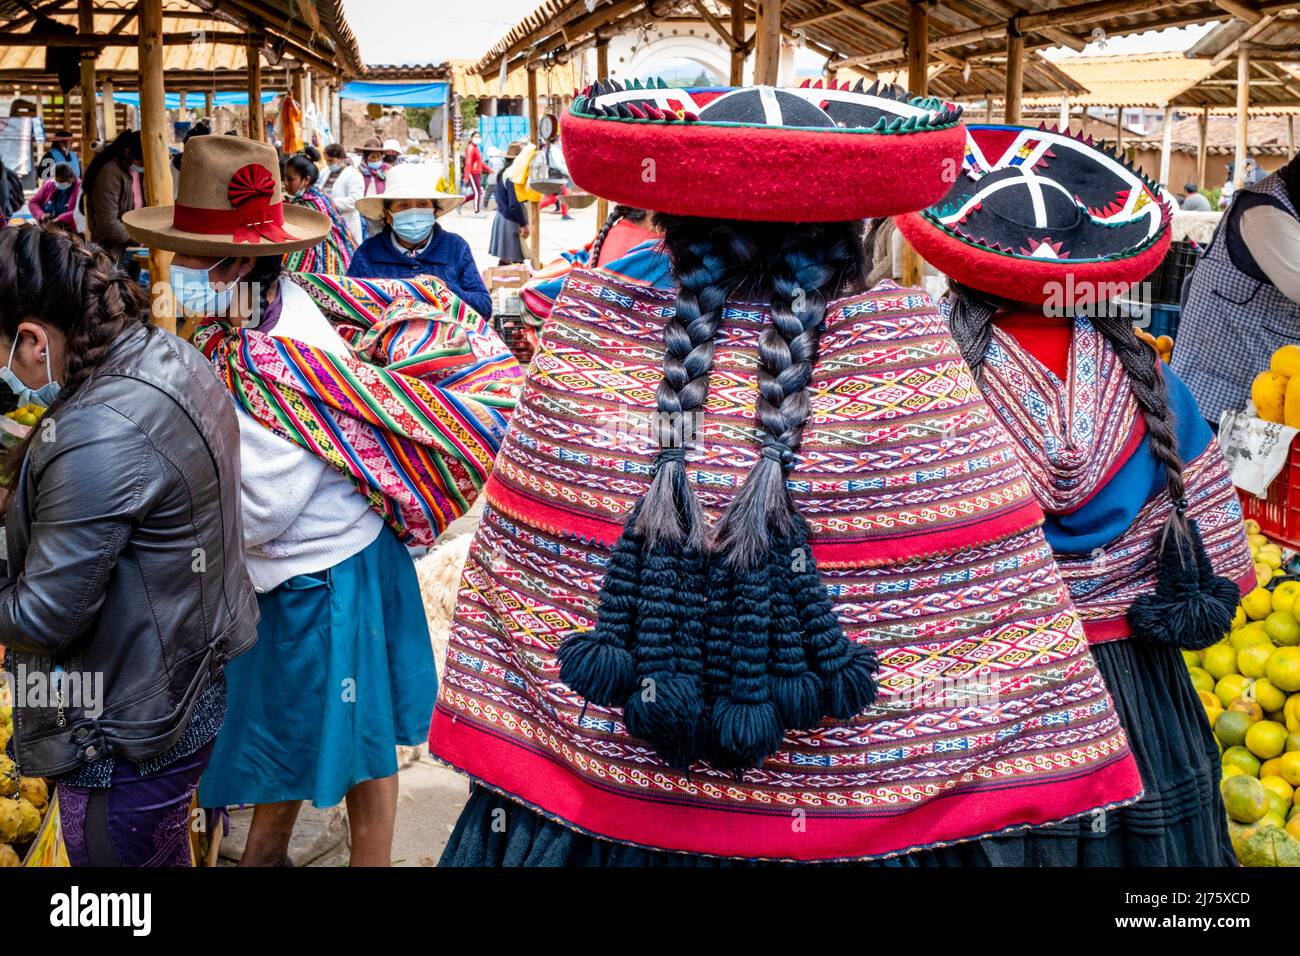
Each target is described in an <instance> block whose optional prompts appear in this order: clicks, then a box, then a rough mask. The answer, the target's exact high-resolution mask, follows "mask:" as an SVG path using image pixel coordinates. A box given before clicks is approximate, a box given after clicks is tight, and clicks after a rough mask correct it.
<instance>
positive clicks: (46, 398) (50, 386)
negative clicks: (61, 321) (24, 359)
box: [0, 337, 63, 408]
mask: <svg viewBox="0 0 1300 956" xmlns="http://www.w3.org/2000/svg"><path fill="white" fill-rule="evenodd" d="M17 346H18V339H17V338H16V337H15V338H14V340H13V343H12V344H11V345H10V346H9V364H8V365H6V366H5V367H4V368H0V382H3V383H4V384H5V385H7V386H9V390H10V391H11V392H13V393H14V395H15V397H17V399H18V406H19V407H22V406H23V405H40V406H41V407H42V408H49V407H50V405H51V404H53V402H54V400H55V399H56V398H58V397H59V390H60V389H61V388H63V386H62V385H60V384H59V383H58V382H56V381H55V380H54V372H53V371H52V370H51V368H50V347H49V345H48V344H47V345H46V346H45V378H46V384H44V385H42V386H41V387H40V388H31V387H29V386H27V385H25V384H24V383H23V380H22V379H20V378H19V377H18V376H17V375H16V374H14V368H13V366H14V349H15V348H17Z"/></svg>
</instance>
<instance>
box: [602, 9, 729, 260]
mask: <svg viewBox="0 0 1300 956" xmlns="http://www.w3.org/2000/svg"><path fill="white" fill-rule="evenodd" d="M731 6H732V9H733V10H734V9H735V8H736V7H737V6H739V7H740V9H741V12H742V13H743V12H744V9H745V7H744V4H743V2H742V0H732V4H731ZM732 62H733V63H734V62H735V57H734V55H733V57H732ZM607 76H609V40H608V39H604V40H597V41H596V78H597V79H599V80H604V79H605V78H606V77H607ZM608 218H609V200H608V199H606V198H605V197H604V196H601V197H599V198H598V199H597V200H596V229H597V230H599V229H600V227H601V226H603V225H604V224H605V220H606V219H608ZM587 265H589V266H592V267H593V268H594V267H595V265H596V263H594V262H589V263H587Z"/></svg>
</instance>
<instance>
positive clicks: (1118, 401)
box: [897, 126, 1254, 866]
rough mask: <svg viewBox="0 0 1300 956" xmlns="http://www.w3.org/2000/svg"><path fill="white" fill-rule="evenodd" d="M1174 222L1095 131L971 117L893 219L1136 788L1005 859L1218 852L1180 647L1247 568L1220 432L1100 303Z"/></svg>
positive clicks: (1210, 744)
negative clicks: (1093, 676)
mask: <svg viewBox="0 0 1300 956" xmlns="http://www.w3.org/2000/svg"><path fill="white" fill-rule="evenodd" d="M1169 218H1170V211H1169V209H1168V207H1167V206H1166V205H1165V204H1164V202H1163V201H1162V200H1161V199H1160V197H1159V195H1158V194H1157V192H1156V189H1155V187H1154V185H1153V184H1152V183H1151V182H1150V181H1149V180H1147V179H1146V178H1145V177H1144V176H1143V175H1142V174H1141V173H1139V172H1138V171H1137V170H1135V169H1133V168H1132V167H1130V166H1128V165H1127V164H1126V163H1125V162H1124V161H1123V160H1122V159H1119V158H1117V157H1115V156H1112V155H1111V154H1109V153H1107V152H1105V151H1103V150H1101V149H1098V148H1096V147H1095V146H1093V145H1092V144H1091V142H1090V141H1087V142H1085V141H1082V140H1080V139H1078V138H1076V137H1074V136H1071V135H1068V134H1062V133H1058V132H1055V131H1053V130H1047V129H1024V128H1021V127H1018V126H972V127H970V128H969V129H968V131H967V142H966V147H965V162H964V166H963V169H962V172H961V175H959V176H958V177H957V180H956V182H955V183H954V184H953V185H952V188H951V189H950V190H948V193H947V195H946V196H944V197H943V198H942V199H941V200H939V201H938V202H937V203H935V204H933V205H931V206H930V207H929V208H928V209H926V210H924V211H922V212H919V213H912V214H908V215H904V216H901V217H899V218H898V219H897V222H898V226H899V228H900V229H901V230H902V231H903V233H904V234H905V235H906V236H907V238H908V240H909V241H910V242H911V243H912V244H913V246H914V247H915V248H916V249H917V251H919V252H920V253H921V255H922V256H924V257H925V258H926V260H927V261H929V262H930V263H931V264H932V265H934V266H935V267H936V268H938V269H939V270H941V271H942V272H944V273H946V274H947V275H948V277H949V280H950V288H951V292H950V295H949V297H948V299H947V301H946V302H945V311H946V314H947V317H948V320H949V323H950V326H951V330H952V334H953V337H954V338H955V339H956V340H957V343H958V345H959V346H960V347H961V350H962V354H963V355H964V356H965V358H966V362H967V364H969V365H970V367H971V369H972V370H973V371H974V372H975V376H976V379H977V380H978V381H979V384H980V388H981V390H982V391H983V393H984V397H985V400H986V401H987V402H988V405H989V407H990V408H991V409H992V410H993V412H994V413H995V414H996V415H997V417H998V419H999V420H1000V421H1001V422H1002V424H1003V425H1004V426H1005V427H1006V429H1007V430H1008V431H1009V433H1010V434H1011V437H1012V439H1013V447H1014V448H1015V450H1016V453H1017V455H1018V456H1019V458H1020V460H1021V462H1022V463H1023V464H1024V466H1025V471H1026V472H1027V473H1028V476H1029V481H1030V485H1031V487H1032V488H1033V492H1034V496H1035V497H1036V498H1037V499H1038V501H1039V503H1040V504H1041V505H1042V506H1043V509H1044V511H1046V513H1047V523H1046V525H1045V527H1044V530H1045V531H1046V534H1047V540H1048V542H1049V543H1050V544H1051V545H1052V549H1053V551H1054V552H1055V553H1056V559H1057V562H1058V563H1059V565H1060V567H1061V571H1062V574H1063V575H1064V577H1065V580H1066V582H1067V583H1068V584H1069V585H1070V591H1071V593H1072V594H1073V596H1074V600H1075V604H1076V605H1077V606H1078V608H1079V612H1080V614H1081V615H1082V616H1083V622H1084V628H1085V630H1086V632H1087V635H1088V638H1089V641H1090V642H1091V643H1092V646H1093V654H1094V656H1095V658H1096V660H1097V664H1098V666H1099V667H1100V669H1101V672H1102V674H1103V676H1104V677H1105V678H1106V683H1107V685H1108V686H1109V688H1110V692H1111V694H1112V696H1113V697H1114V700H1115V704H1116V708H1117V710H1118V711H1119V715H1120V718H1121V719H1122V720H1123V723H1124V726H1125V728H1126V730H1127V731H1128V734H1129V739H1130V741H1131V743H1132V745H1133V750H1134V753H1135V754H1136V756H1137V759H1138V766H1139V769H1140V770H1141V773H1142V781H1143V785H1144V787H1145V789H1146V796H1145V798H1144V799H1143V800H1142V801H1141V802H1139V803H1137V804H1135V805H1133V806H1131V807H1127V808H1125V809H1123V810H1121V811H1119V812H1118V813H1116V814H1113V815H1111V817H1110V818H1109V819H1108V820H1107V822H1106V825H1105V826H1104V827H1100V828H1094V827H1090V826H1088V825H1086V824H1079V823H1074V824H1069V825H1066V826H1059V827H1052V828H1047V829H1042V830H1036V831H1030V832H1027V833H1026V834H1024V835H1022V836H1015V837H1010V838H1007V839H1004V840H998V841H990V843H991V845H993V846H994V848H995V849H994V850H992V851H991V852H996V853H998V854H999V856H1000V857H1001V858H1002V859H1004V860H1005V861H1006V862H1008V863H1015V864H1023V865H1052V864H1057V865H1076V864H1084V865H1099V866H1134V865H1139V866H1141V865H1145V866H1209V865H1231V864H1232V861H1233V855H1232V849H1231V846H1230V844H1229V842H1228V839H1227V834H1226V827H1225V817H1224V811H1223V804H1222V801H1221V799H1220V797H1219V786H1218V784H1219V754H1218V749H1217V746H1216V744H1215V741H1214V738H1213V737H1212V736H1211V733H1210V728H1209V726H1208V724H1207V722H1206V720H1205V716H1204V713H1205V712H1204V709H1203V708H1202V706H1201V704H1200V701H1199V700H1198V699H1197V696H1196V691H1195V690H1194V689H1193V687H1192V685H1191V683H1190V682H1189V681H1188V679H1187V673H1186V667H1185V665H1184V663H1183V656H1182V654H1181V653H1180V651H1182V650H1198V649H1200V648H1204V647H1207V646H1208V645H1210V644H1213V643H1214V642H1215V641H1218V640H1220V639H1222V638H1223V637H1224V636H1225V635H1226V634H1227V632H1228V629H1229V626H1230V624H1231V621H1232V617H1233V613H1234V611H1235V609H1236V606H1237V602H1238V599H1239V597H1240V595H1241V594H1242V593H1244V592H1245V591H1246V590H1248V589H1249V588H1251V587H1253V586H1254V570H1253V567H1252V564H1251V558H1250V553H1249V550H1248V548H1247V546H1246V542H1245V539H1244V536H1243V530H1242V520H1241V509H1240V506H1239V503H1238V500H1237V496H1236V493H1235V491H1234V490H1233V487H1232V482H1231V480H1230V477H1229V473H1228V468H1227V466H1226V464H1225V462H1224V459H1223V455H1222V454H1221V452H1220V450H1219V446H1218V443H1217V442H1216V441H1215V440H1214V437H1213V435H1211V434H1210V430H1209V428H1208V427H1207V426H1206V424H1205V421H1204V419H1203V418H1202V416H1201V414H1200V413H1199V411H1198V410H1197V408H1196V403H1195V402H1194V401H1193V400H1192V398H1191V396H1190V394H1189V393H1188V391H1187V388H1186V387H1185V386H1184V385H1183V383H1182V382H1181V381H1179V380H1178V378H1177V377H1176V376H1175V375H1174V374H1173V373H1172V372H1171V371H1170V370H1169V368H1168V366H1166V365H1163V364H1162V363H1161V362H1160V361H1159V360H1158V359H1157V357H1156V355H1155V353H1154V352H1153V351H1152V349H1151V348H1149V347H1148V346H1147V345H1146V344H1144V343H1143V342H1142V341H1141V340H1139V339H1138V337H1137V336H1136V335H1135V334H1134V330H1133V320H1132V319H1131V318H1130V317H1129V316H1128V314H1127V312H1126V311H1125V310H1124V309H1122V308H1121V307H1120V306H1119V304H1118V302H1117V300H1119V299H1121V298H1124V297H1140V296H1139V295H1138V293H1139V288H1138V285H1137V284H1138V283H1140V282H1141V281H1142V279H1143V278H1145V277H1146V276H1147V274H1148V273H1150V272H1151V270H1152V269H1154V268H1155V266H1156V265H1157V264H1158V263H1159V262H1160V260H1161V258H1162V257H1163V256H1164V254H1165V251H1166V249H1167V248H1168V246H1169Z"/></svg>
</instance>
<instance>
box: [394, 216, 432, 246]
mask: <svg viewBox="0 0 1300 956" xmlns="http://www.w3.org/2000/svg"><path fill="white" fill-rule="evenodd" d="M433 221H434V215H433V210H432V209H403V210H402V211H401V212H395V213H393V232H395V233H397V238H399V239H405V240H406V241H407V242H420V241H421V240H422V239H426V238H428V235H429V233H430V232H432V231H433Z"/></svg>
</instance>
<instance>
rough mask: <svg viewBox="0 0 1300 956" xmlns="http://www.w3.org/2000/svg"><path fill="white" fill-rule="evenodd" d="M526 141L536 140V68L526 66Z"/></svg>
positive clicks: (532, 141)
mask: <svg viewBox="0 0 1300 956" xmlns="http://www.w3.org/2000/svg"><path fill="white" fill-rule="evenodd" d="M528 141H529V142H530V143H536V142H537V68H536V67H534V66H529V67H528Z"/></svg>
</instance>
